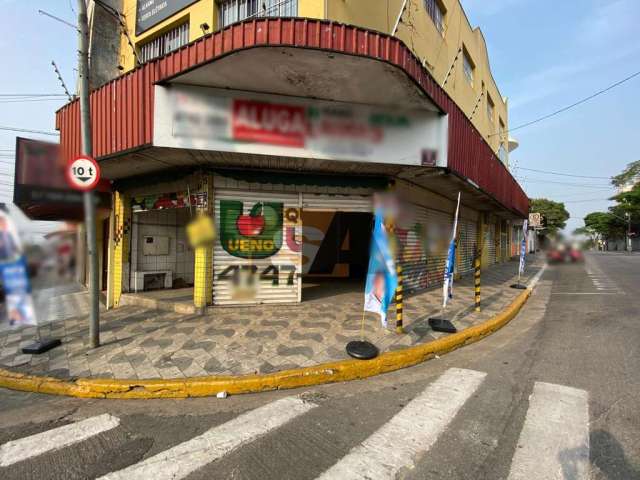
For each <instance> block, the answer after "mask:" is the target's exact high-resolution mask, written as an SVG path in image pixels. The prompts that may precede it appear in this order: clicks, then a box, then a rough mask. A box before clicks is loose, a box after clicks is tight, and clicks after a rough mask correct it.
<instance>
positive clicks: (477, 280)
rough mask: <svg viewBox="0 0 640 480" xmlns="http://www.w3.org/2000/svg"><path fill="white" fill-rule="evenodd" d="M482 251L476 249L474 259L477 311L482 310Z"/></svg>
mask: <svg viewBox="0 0 640 480" xmlns="http://www.w3.org/2000/svg"><path fill="white" fill-rule="evenodd" d="M481 256H482V255H481V253H480V251H478V250H477V249H476V254H475V259H474V268H475V272H474V280H475V292H476V312H479V311H480V261H481Z"/></svg>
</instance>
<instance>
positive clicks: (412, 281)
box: [396, 206, 429, 293]
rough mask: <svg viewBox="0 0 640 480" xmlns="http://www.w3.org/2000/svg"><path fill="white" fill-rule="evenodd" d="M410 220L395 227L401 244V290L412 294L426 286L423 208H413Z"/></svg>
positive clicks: (426, 218) (424, 211) (425, 216)
mask: <svg viewBox="0 0 640 480" xmlns="http://www.w3.org/2000/svg"><path fill="white" fill-rule="evenodd" d="M413 208H414V211H413V212H414V213H413V215H412V218H410V219H406V220H405V221H404V224H399V225H397V226H396V234H397V235H398V238H399V239H400V243H401V244H402V253H401V257H400V264H401V266H402V273H403V290H404V291H405V292H407V293H408V292H413V291H417V290H422V289H424V288H427V286H428V270H427V252H426V251H425V245H424V240H423V239H424V238H425V237H426V232H427V229H428V223H429V216H428V213H427V209H426V208H424V207H419V206H414V207H413Z"/></svg>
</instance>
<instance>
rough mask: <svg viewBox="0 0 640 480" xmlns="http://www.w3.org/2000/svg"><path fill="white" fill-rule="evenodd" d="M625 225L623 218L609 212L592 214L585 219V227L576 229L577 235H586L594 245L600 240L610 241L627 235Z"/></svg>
mask: <svg viewBox="0 0 640 480" xmlns="http://www.w3.org/2000/svg"><path fill="white" fill-rule="evenodd" d="M625 228H626V227H625V223H624V221H623V220H622V217H618V216H615V215H612V214H611V213H609V212H591V213H590V214H588V215H587V216H586V217H584V227H580V228H576V229H575V230H574V232H573V233H574V234H575V235H586V236H587V237H589V239H590V240H591V241H592V243H593V244H594V245H596V244H597V243H598V241H599V240H609V239H612V238H619V237H621V236H624V235H625Z"/></svg>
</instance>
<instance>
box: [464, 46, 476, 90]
mask: <svg viewBox="0 0 640 480" xmlns="http://www.w3.org/2000/svg"><path fill="white" fill-rule="evenodd" d="M462 66H463V68H464V76H465V77H467V81H468V82H469V85H471V86H473V72H474V70H475V69H476V67H475V65H474V63H473V61H472V60H471V57H470V56H469V52H467V49H466V48H465V49H464V50H463V52H462Z"/></svg>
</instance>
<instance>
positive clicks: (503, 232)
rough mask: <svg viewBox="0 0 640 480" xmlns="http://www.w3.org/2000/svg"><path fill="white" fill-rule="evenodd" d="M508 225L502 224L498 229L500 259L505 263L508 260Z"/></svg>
mask: <svg viewBox="0 0 640 480" xmlns="http://www.w3.org/2000/svg"><path fill="white" fill-rule="evenodd" d="M508 228H509V225H508V224H507V222H502V228H501V229H500V252H501V253H500V259H501V260H502V261H503V262H506V261H507V260H508V259H509V230H508Z"/></svg>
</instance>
